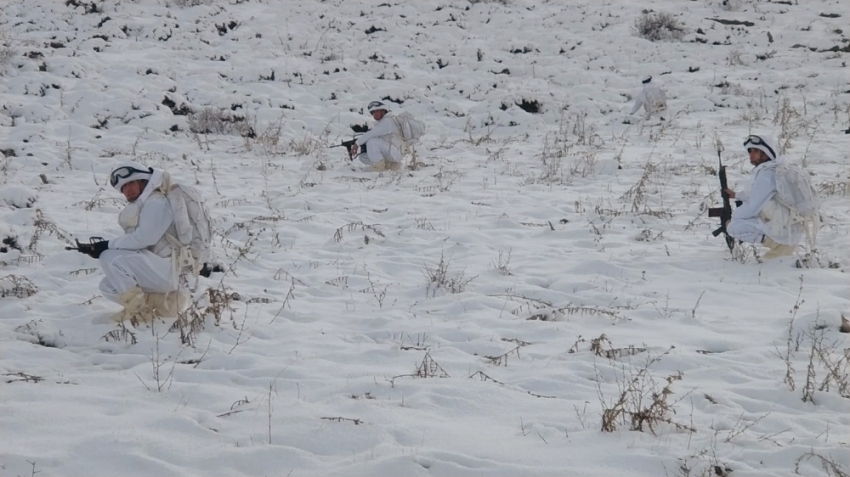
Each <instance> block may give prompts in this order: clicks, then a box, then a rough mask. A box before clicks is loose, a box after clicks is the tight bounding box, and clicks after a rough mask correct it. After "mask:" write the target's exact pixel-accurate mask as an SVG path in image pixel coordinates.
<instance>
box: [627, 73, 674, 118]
mask: <svg viewBox="0 0 850 477" xmlns="http://www.w3.org/2000/svg"><path fill="white" fill-rule="evenodd" d="M641 83H643V90H642V91H641V92H640V93H639V94H638V95H637V97H635V104H634V106H632V110H631V112H629V115H632V114H635V113H636V112H638V110H640V108H643V109H644V111H645V112H646V117H647V118H648V117H650V116H652V115H653V114H660V113H662V112H663V111H666V110H667V95H666V94H664V90H662V89H661V88H659V87H658V86H655V85H654V84H652V76H647V77H646V78H644V79H643V80H642V81H641ZM661 120H664V118H661Z"/></svg>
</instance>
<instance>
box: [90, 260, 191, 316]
mask: <svg viewBox="0 0 850 477" xmlns="http://www.w3.org/2000/svg"><path fill="white" fill-rule="evenodd" d="M100 267H101V269H102V270H103V274H104V275H105V276H104V278H103V280H101V281H100V292H101V293H102V294H103V296H104V298H106V299H108V300H110V301H113V302H115V303H119V301H118V296H119V295H121V294H122V293H124V292H126V291H129V290H130V289H132V288H133V287H134V286H137V285H138V286H139V288H141V289H142V291H144V292H145V293H169V292H173V291H175V290H177V280H176V279H175V278H174V273H173V272H172V268H171V258H162V257H160V256H159V255H156V254H154V253H153V252H150V251H148V250H104V252H103V253H101V254H100Z"/></svg>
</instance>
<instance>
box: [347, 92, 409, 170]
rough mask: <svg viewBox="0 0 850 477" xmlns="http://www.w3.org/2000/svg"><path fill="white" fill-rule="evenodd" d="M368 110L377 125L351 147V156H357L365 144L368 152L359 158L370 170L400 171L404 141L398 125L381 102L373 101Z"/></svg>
mask: <svg viewBox="0 0 850 477" xmlns="http://www.w3.org/2000/svg"><path fill="white" fill-rule="evenodd" d="M367 109H368V110H369V113H371V114H372V117H373V118H374V119H375V121H377V123H376V124H375V127H373V128H372V129H370V130H369V131H367V132H366V133H364V134H362V135H361V136H360V137H358V138H357V141H355V143H354V144H352V145H351V150H350V153H351V156H352V157H354V156H357V152H358V151H359V150H360V146H362V145H364V144H365V145H366V152H364V153H363V154H360V156H359V158H360V162H362V163H364V164H366V165H367V166H371V167H370V170H372V171H384V170H391V171H397V170H400V169H401V157H402V151H401V146H402V143H403V139H402V137H401V130H400V129H399V125H398V123H397V122H396V121H395V120H393V115H392V113H390V112H389V109H388V108H387V106H386V105H385V104H384V103H382V102H381V101H372V102H371V103H369V106H368V107H367Z"/></svg>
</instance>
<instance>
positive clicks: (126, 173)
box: [109, 166, 153, 187]
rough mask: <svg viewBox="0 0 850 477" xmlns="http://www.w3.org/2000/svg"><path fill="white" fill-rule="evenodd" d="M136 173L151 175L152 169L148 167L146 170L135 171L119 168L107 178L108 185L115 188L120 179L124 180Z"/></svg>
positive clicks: (126, 167) (128, 168) (133, 168)
mask: <svg viewBox="0 0 850 477" xmlns="http://www.w3.org/2000/svg"><path fill="white" fill-rule="evenodd" d="M136 173H141V174H153V167H149V168H148V169H147V170H142V169H136V168H135V167H130V166H124V167H119V168H118V169H115V170H114V171H112V175H110V176H109V185H111V186H112V187H115V184H118V182H119V181H120V180H121V179H126V178H128V177H130V176H132V175H133V174H136Z"/></svg>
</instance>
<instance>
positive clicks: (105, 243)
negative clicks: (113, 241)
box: [80, 240, 109, 259]
mask: <svg viewBox="0 0 850 477" xmlns="http://www.w3.org/2000/svg"><path fill="white" fill-rule="evenodd" d="M108 248H109V240H99V241H97V242H92V243H91V244H88V245H86V246H85V250H83V246H82V245H81V246H80V252H82V253H84V254H86V255H88V256H89V257H91V258H94V259H98V258H100V254H101V253H103V251H104V250H106V249H108Z"/></svg>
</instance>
